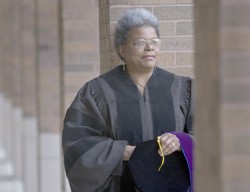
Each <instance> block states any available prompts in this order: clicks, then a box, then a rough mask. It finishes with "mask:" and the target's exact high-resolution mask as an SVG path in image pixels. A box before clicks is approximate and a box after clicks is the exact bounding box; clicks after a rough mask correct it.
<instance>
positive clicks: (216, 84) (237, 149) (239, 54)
mask: <svg viewBox="0 0 250 192" xmlns="http://www.w3.org/2000/svg"><path fill="white" fill-rule="evenodd" d="M249 17H250V2H249V1H247V0H239V1H234V0H220V1H219V0H217V1H207V0H200V1H196V8H195V22H196V23H195V26H196V27H195V38H196V45H195V47H196V57H195V62H196V91H195V94H196V101H197V102H196V104H195V106H196V109H195V135H196V138H197V143H196V156H195V163H196V164H195V170H196V173H195V186H196V189H195V191H202V192H211V191H216V192H235V191H244V192H245V191H249V190H250V182H249V178H250V167H249V164H250V142H249V136H250V129H249V127H250V118H249V117H250V116H249V114H250V65H249V63H250V56H249V53H250V41H249V39H250V20H249Z"/></svg>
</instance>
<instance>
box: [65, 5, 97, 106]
mask: <svg viewBox="0 0 250 192" xmlns="http://www.w3.org/2000/svg"><path fill="white" fill-rule="evenodd" d="M62 2H63V3H62V14H63V18H62V19H63V39H62V41H63V62H64V95H65V100H64V109H65V110H66V109H67V108H68V106H69V104H70V103H71V102H72V100H73V97H74V96H75V94H76V92H77V91H78V90H79V88H80V87H81V86H82V85H83V84H84V83H85V82H86V81H88V80H90V79H92V78H93V77H95V76H97V75H99V63H100V57H99V52H100V51H99V18H98V1H96V0H84V1H83V0H74V1H68V0H63V1H62Z"/></svg>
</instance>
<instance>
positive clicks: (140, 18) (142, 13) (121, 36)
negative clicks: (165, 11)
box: [114, 8, 160, 60]
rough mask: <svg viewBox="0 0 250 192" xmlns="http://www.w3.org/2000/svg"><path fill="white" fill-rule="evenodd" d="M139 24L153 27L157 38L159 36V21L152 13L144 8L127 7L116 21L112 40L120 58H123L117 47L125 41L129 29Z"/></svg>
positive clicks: (139, 25)
mask: <svg viewBox="0 0 250 192" xmlns="http://www.w3.org/2000/svg"><path fill="white" fill-rule="evenodd" d="M141 26H151V27H153V28H154V29H155V31H156V34H157V36H158V38H159V37H160V31H159V21H158V19H157V18H156V16H155V15H153V14H152V13H151V12H149V11H147V10H146V9H143V8H136V9H129V10H127V11H126V12H125V14H124V15H123V16H122V18H121V19H120V20H119V21H118V23H117V25H116V29H115V34H114V41H115V49H116V52H117V54H118V56H119V57H120V59H122V60H123V57H122V56H121V55H120V53H119V50H118V47H119V46H120V45H123V44H124V43H125V42H126V40H127V38H128V32H129V30H130V29H132V28H135V27H141Z"/></svg>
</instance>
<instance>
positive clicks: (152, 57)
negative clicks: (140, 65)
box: [142, 55, 155, 59]
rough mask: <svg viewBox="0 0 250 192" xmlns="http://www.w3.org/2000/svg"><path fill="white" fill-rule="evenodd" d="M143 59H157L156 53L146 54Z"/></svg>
mask: <svg viewBox="0 0 250 192" xmlns="http://www.w3.org/2000/svg"><path fill="white" fill-rule="evenodd" d="M142 58H143V59H155V56H154V55H144V56H142Z"/></svg>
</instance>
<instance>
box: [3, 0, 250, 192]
mask: <svg viewBox="0 0 250 192" xmlns="http://www.w3.org/2000/svg"><path fill="white" fill-rule="evenodd" d="M135 7H144V8H146V9H148V10H150V11H151V12H153V13H154V14H155V15H156V16H157V17H158V19H159V21H160V26H161V28H160V31H161V39H162V42H163V44H162V55H161V61H160V62H159V66H160V67H161V68H164V69H166V70H169V71H171V72H173V73H176V74H180V75H185V76H190V77H192V78H194V79H195V87H194V95H195V97H194V98H195V106H194V108H195V118H194V120H195V121H194V122H195V123H194V132H195V135H196V142H197V143H196V144H197V145H196V153H195V154H196V155H195V168H196V169H195V181H196V182H195V187H196V191H199V192H206V191H207V192H211V191H213V192H221V191H225V192H235V191H238V192H243V191H244V192H249V191H250V182H249V178H250V166H249V164H250V139H249V137H250V129H249V128H250V64H249V63H250V20H249V18H250V2H249V1H248V0H238V1H234V0H213V1H207V0H199V1H197V2H193V1H192V0H143V1H142V0H99V1H98V0H0V192H69V191H70V189H69V186H68V182H67V179H66V177H65V173H64V167H63V154H62V148H61V132H62V127H63V126H62V124H63V118H64V114H65V111H66V109H67V108H68V106H69V105H70V103H71V102H72V100H73V98H74V96H75V95H76V93H77V91H78V90H79V89H80V87H81V86H82V85H83V84H84V83H85V82H86V81H88V80H90V79H92V78H94V77H96V76H98V75H99V74H101V73H104V72H105V71H107V70H109V69H110V68H112V67H114V66H116V65H118V64H120V63H121V61H120V60H119V58H118V57H117V55H116V53H115V50H114V46H113V33H114V27H115V25H116V22H117V20H118V19H119V18H120V16H121V14H122V13H123V12H124V11H125V10H126V9H129V8H135Z"/></svg>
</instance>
